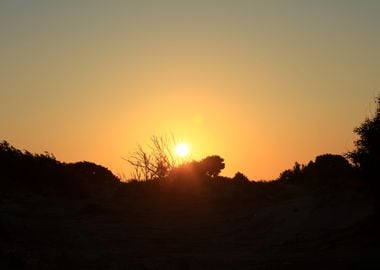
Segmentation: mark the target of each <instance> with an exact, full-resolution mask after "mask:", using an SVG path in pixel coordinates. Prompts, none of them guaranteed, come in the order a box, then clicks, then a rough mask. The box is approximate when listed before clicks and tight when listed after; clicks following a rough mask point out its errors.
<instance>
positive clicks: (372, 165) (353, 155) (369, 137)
mask: <svg viewBox="0 0 380 270" xmlns="http://www.w3.org/2000/svg"><path fill="white" fill-rule="evenodd" d="M376 105H377V108H376V113H375V115H374V116H373V117H372V118H367V119H365V120H364V122H363V123H362V124H361V125H360V126H359V127H357V128H355V129H354V132H355V133H356V134H357V135H358V136H359V138H358V139H357V140H356V141H355V146H356V149H355V150H353V151H351V152H349V153H348V154H347V156H348V158H349V159H350V160H351V161H352V162H353V163H354V164H355V166H357V168H358V169H359V170H360V172H361V173H362V175H363V176H364V177H365V178H366V179H368V180H375V178H377V181H380V180H379V179H380V178H379V176H380V169H379V165H380V96H379V97H378V98H377V100H376Z"/></svg>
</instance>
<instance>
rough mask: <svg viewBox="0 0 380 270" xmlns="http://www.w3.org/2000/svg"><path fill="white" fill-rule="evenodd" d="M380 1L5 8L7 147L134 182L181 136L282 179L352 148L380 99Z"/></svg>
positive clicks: (0, 66) (0, 53)
mask: <svg viewBox="0 0 380 270" xmlns="http://www.w3.org/2000/svg"><path fill="white" fill-rule="evenodd" d="M379 14H380V1H375V0H373V1H369V0H367V1H366V0H361V1H359V0H358V1H351V0H344V1H343V0H342V1H337V0H335V1H334V0H329V1H325V0H321V1H306V0H304V1H297V0H292V1H290V0H281V1H280V0H278V1H271V0H265V1H244V0H231V1H227V0H225V1H224V0H214V1H212V0H203V1H181V0H178V1H165V0H162V1H161V0H151V1H146V0H136V1H112V0H108V1H97V0H91V1H90V0H88V1H85V0H81V1H69V0H66V1H55V0H46V1H39V0H35V1H20V0H9V1H6V0H1V1H0V37H1V38H0V140H7V141H8V142H10V143H11V144H13V145H14V146H15V147H17V148H20V149H27V150H29V151H31V152H37V153H41V152H43V151H48V152H51V153H53V154H54V155H55V156H56V157H57V159H59V160H62V161H65V162H75V161H81V160H88V161H92V162H95V163H98V164H101V165H103V166H105V167H107V168H109V169H111V170H112V171H113V172H114V173H115V174H118V175H121V174H124V175H126V177H128V176H129V174H130V167H129V165H128V164H127V163H126V161H125V160H123V158H127V157H129V156H130V155H131V154H132V153H133V151H135V150H136V147H137V145H138V144H141V145H146V144H147V143H148V142H149V139H150V137H151V136H152V135H157V136H166V135H167V134H173V135H174V136H175V138H176V140H178V141H182V142H185V143H187V144H188V145H189V147H190V151H191V158H194V159H201V158H204V157H206V156H208V155H213V154H217V155H220V156H221V157H223V158H224V159H225V163H226V168H225V170H224V171H223V172H222V174H223V175H226V176H233V175H234V174H235V172H237V171H241V172H243V173H244V174H246V175H247V176H248V177H249V178H250V179H255V180H259V179H266V180H269V179H274V178H276V177H278V175H279V174H280V172H281V171H283V170H285V169H287V168H291V167H292V166H293V164H294V162H295V161H298V162H301V163H306V162H308V161H309V160H312V159H314V158H315V156H317V155H319V154H324V153H334V154H343V153H345V152H347V151H349V150H352V148H353V140H354V139H355V137H354V134H353V132H352V131H353V128H354V127H355V126H358V125H359V124H360V123H361V122H362V121H363V120H364V118H365V117H367V116H370V114H371V112H372V111H373V109H374V98H375V96H376V95H378V94H379V93H380V27H379V25H380V16H379Z"/></svg>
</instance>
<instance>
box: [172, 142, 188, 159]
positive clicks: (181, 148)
mask: <svg viewBox="0 0 380 270" xmlns="http://www.w3.org/2000/svg"><path fill="white" fill-rule="evenodd" d="M175 152H176V153H177V155H178V156H180V157H186V156H187V155H188V154H189V146H188V145H187V144H185V143H180V144H177V146H176V147H175Z"/></svg>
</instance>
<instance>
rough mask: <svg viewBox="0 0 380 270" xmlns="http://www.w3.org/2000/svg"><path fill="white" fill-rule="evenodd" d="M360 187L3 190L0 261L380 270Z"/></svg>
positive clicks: (17, 265) (10, 264)
mask: <svg viewBox="0 0 380 270" xmlns="http://www.w3.org/2000/svg"><path fill="white" fill-rule="evenodd" d="M372 216H373V207H372V204H371V196H370V192H369V191H368V190H366V189H365V188H362V187H360V186H359V187H356V186H355V187H350V188H343V189H342V188H338V189H334V190H333V189H331V188H330V187H318V188H316V187H313V188H310V187H300V186H296V185H291V184H286V183H279V182H278V183H267V184H265V183H252V184H251V183H232V182H228V181H216V180H208V181H195V182H193V183H191V182H186V183H162V182H161V183H159V182H152V183H131V184H127V185H126V184H119V185H118V186H117V187H115V188H113V189H110V190H108V191H107V192H106V193H105V194H102V195H98V196H92V197H91V196H84V197H81V196H74V197H65V196H62V194H61V195H60V196H56V195H55V196H52V195H49V194H48V195H41V194H35V193H33V192H30V193H28V192H24V191H23V192H20V193H19V194H17V193H16V192H13V193H8V194H4V193H3V194H2V197H1V201H0V232H1V234H0V269H306V268H307V269H380V268H379V267H380V264H379V263H380V257H379V254H380V245H379V242H378V240H379V237H378V234H377V231H378V227H377V226H376V225H375V223H374V222H373V219H372Z"/></svg>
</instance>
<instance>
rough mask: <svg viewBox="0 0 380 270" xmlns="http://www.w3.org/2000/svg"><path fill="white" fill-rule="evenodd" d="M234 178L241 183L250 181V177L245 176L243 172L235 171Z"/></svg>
mask: <svg viewBox="0 0 380 270" xmlns="http://www.w3.org/2000/svg"><path fill="white" fill-rule="evenodd" d="M232 180H233V181H235V182H240V183H248V182H249V179H248V177H247V176H245V175H244V174H243V173H241V172H237V173H235V176H234V177H233V178H232Z"/></svg>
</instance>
